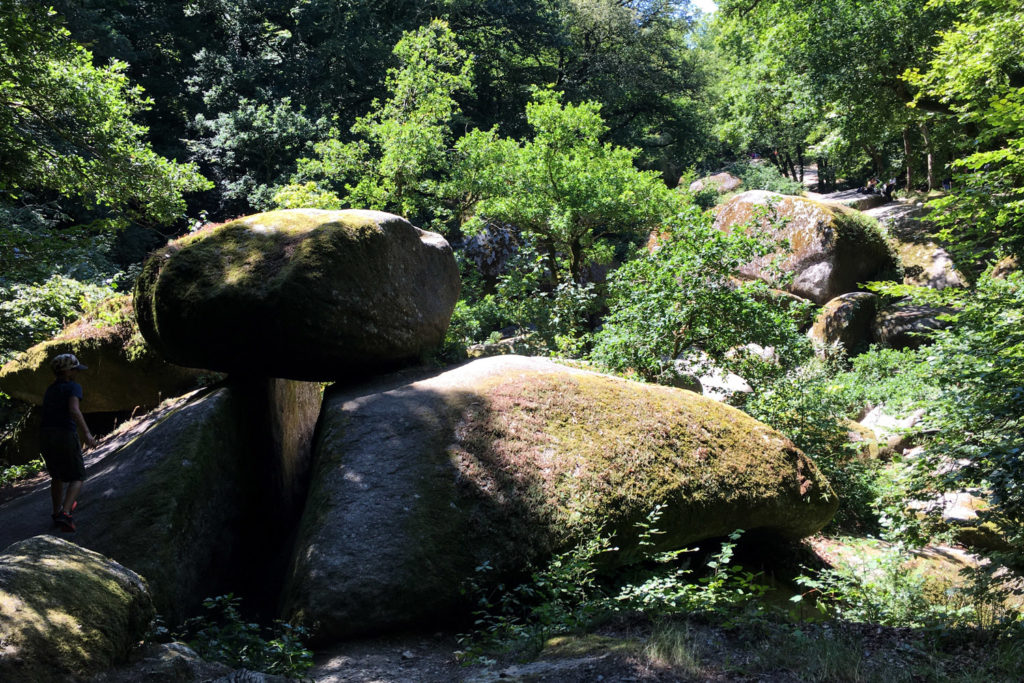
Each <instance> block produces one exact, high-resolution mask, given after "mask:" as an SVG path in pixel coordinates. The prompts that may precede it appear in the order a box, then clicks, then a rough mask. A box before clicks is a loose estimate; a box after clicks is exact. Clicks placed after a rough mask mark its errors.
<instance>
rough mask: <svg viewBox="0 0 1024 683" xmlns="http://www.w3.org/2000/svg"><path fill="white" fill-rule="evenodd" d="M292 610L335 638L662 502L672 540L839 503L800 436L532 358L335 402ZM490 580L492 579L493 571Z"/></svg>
mask: <svg viewBox="0 0 1024 683" xmlns="http://www.w3.org/2000/svg"><path fill="white" fill-rule="evenodd" d="M317 434H318V436H317V441H316V446H315V458H316V461H315V464H314V474H313V482H312V485H311V489H310V494H309V498H308V500H307V504H306V511H305V513H304V515H303V519H302V522H301V525H300V529H299V535H298V540H297V542H296V547H295V551H294V559H293V566H292V569H291V572H290V576H289V579H288V583H287V586H286V590H285V597H284V604H285V607H284V609H285V616H286V617H287V618H289V619H291V620H295V621H296V622H297V623H302V624H305V625H307V626H309V627H311V628H312V629H313V631H314V633H315V635H316V637H317V638H319V639H320V640H321V641H326V640H329V639H331V638H338V637H345V636H351V635H355V634H360V633H368V632H373V631H384V630H388V629H394V628H401V627H403V626H407V625H409V624H413V623H417V622H424V621H427V622H430V621H434V622H436V621H437V620H438V619H442V618H444V617H445V616H448V615H451V614H453V613H457V612H458V610H459V609H460V608H464V607H465V602H464V601H465V598H464V597H463V596H462V595H460V587H462V586H463V585H464V583H465V581H467V580H470V579H473V578H474V577H477V578H479V572H475V571H474V570H475V568H477V567H480V566H482V565H485V564H486V566H489V567H491V568H492V569H493V570H494V571H493V572H492V573H490V574H488V577H501V576H507V575H508V574H509V573H510V572H513V573H514V572H516V571H522V570H523V569H524V568H525V567H526V566H527V563H530V562H541V563H542V562H543V561H545V559H546V558H547V557H549V556H550V554H551V553H552V552H555V551H558V550H560V549H565V548H567V547H569V546H571V545H572V544H573V543H575V542H578V541H580V540H581V539H584V538H587V537H590V536H592V535H593V534H594V533H596V532H595V529H596V528H597V527H604V528H605V529H606V531H608V532H613V533H615V534H616V539H615V545H616V546H618V548H619V549H620V550H619V551H618V552H616V553H614V554H612V555H611V556H609V557H608V558H606V562H607V563H609V564H622V563H628V562H632V561H635V560H636V559H638V557H639V555H640V553H639V552H638V550H637V545H636V537H635V533H634V532H635V529H634V523H635V522H637V521H639V520H642V519H644V518H645V517H646V515H647V514H648V513H649V512H650V511H651V510H652V509H653V508H654V507H655V506H656V505H659V504H664V505H665V506H666V507H665V509H664V511H663V516H662V519H661V521H660V523H659V526H660V529H661V530H663V531H664V532H665V533H664V534H662V535H659V536H657V541H658V544H657V547H658V548H659V549H669V548H682V547H686V546H688V545H689V544H692V543H694V542H696V541H700V540H701V539H708V538H712V537H719V536H723V535H726V534H728V533H730V532H732V531H733V530H735V529H765V530H770V531H772V532H775V533H777V534H779V535H781V536H784V537H788V538H798V537H802V536H804V535H807V534H811V533H814V532H815V531H817V530H818V529H820V528H821V527H822V526H824V525H825V524H826V523H827V522H828V521H829V519H831V517H832V515H833V513H834V512H835V510H836V506H837V499H836V496H835V494H834V493H833V492H832V489H831V488H830V487H829V484H828V483H827V482H826V481H825V479H824V478H823V477H822V475H821V474H820V473H819V472H818V470H817V468H816V467H815V466H814V464H813V463H812V462H811V461H810V460H809V459H808V458H806V457H805V456H804V455H803V454H802V453H801V452H800V451H799V450H797V448H796V447H795V446H794V445H793V444H792V442H790V441H789V440H788V439H786V438H785V437H783V436H782V435H781V434H779V433H778V432H775V431H774V430H772V429H771V428H769V427H767V426H765V425H764V424H761V423H760V422H757V421H756V420H754V419H753V418H751V417H749V416H747V415H746V414H744V413H742V412H740V411H739V410H736V409H735V408H732V407H729V406H726V405H722V404H720V403H717V402H715V401H712V400H710V399H707V398H704V397H702V396H699V395H697V394H694V393H692V392H689V391H685V390H681V389H673V388H669V387H662V386H656V385H648V384H640V383H636V382H630V381H626V380H623V379H619V378H614V377H609V376H605V375H599V374H596V373H592V372H586V371H582V370H576V369H570V368H567V367H564V366H560V365H558V364H556V363H554V362H552V361H549V360H544V359H539V358H524V357H521V356H499V357H493V358H485V359H481V360H477V361H473V362H471V363H468V364H466V365H462V366H460V367H457V368H455V369H452V370H449V371H446V372H443V373H441V374H438V375H436V376H433V377H430V378H427V379H422V380H420V381H414V382H405V383H401V382H399V383H398V384H397V386H396V384H395V381H394V380H392V381H391V383H390V384H385V385H384V386H383V387H378V388H363V389H348V390H346V391H345V392H339V393H335V394H333V395H330V396H328V398H327V399H326V400H325V404H324V411H323V412H322V413H321V419H320V423H319V425H318V430H317ZM485 578H486V577H485Z"/></svg>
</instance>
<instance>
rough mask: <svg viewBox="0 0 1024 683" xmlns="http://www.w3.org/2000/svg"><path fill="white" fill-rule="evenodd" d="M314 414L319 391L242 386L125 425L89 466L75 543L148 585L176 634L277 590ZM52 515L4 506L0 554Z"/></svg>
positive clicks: (254, 383)
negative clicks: (219, 608) (196, 617)
mask: <svg viewBox="0 0 1024 683" xmlns="http://www.w3.org/2000/svg"><path fill="white" fill-rule="evenodd" d="M319 405H320V387H319V385H317V384H309V383H299V382H291V381H287V380H249V381H246V382H244V383H233V384H232V385H230V386H226V387H220V388H216V389H211V390H206V391H203V392H197V393H193V394H190V395H187V396H185V397H182V398H179V399H178V400H176V401H173V402H169V403H168V404H165V405H163V406H161V407H160V408H158V409H157V410H155V411H153V412H152V413H150V414H149V415H147V416H146V417H145V418H144V419H143V420H141V421H138V422H136V423H133V424H129V425H126V426H125V427H123V428H122V429H121V430H120V431H119V432H116V433H115V434H113V435H111V436H110V437H107V439H105V440H104V443H103V445H102V446H101V448H99V449H97V451H95V452H94V453H92V454H91V455H90V456H89V457H88V459H87V463H86V464H87V467H86V482H85V486H84V488H83V492H82V495H81V496H80V502H81V504H80V505H79V508H78V510H77V511H76V513H75V523H76V525H77V527H78V531H77V533H76V534H75V541H76V542H77V543H79V544H80V545H82V546H85V547H88V548H90V549H93V550H96V551H98V552H101V553H103V554H104V555H107V556H109V557H112V558H114V559H116V560H117V561H118V562H121V563H122V564H124V565H126V566H128V567H131V568H132V569H133V570H135V571H137V572H139V573H140V574H142V575H143V576H145V577H146V579H147V580H148V581H149V584H150V588H151V590H152V592H153V599H154V601H155V603H156V605H157V607H158V608H159V610H160V612H161V614H163V615H164V617H165V618H166V619H167V620H168V622H169V623H172V624H173V623H177V622H179V621H180V620H181V619H182V618H184V617H185V616H186V615H187V614H188V613H189V612H190V610H192V609H195V608H196V607H197V606H198V605H199V603H200V602H201V601H202V600H203V599H204V598H206V597H209V596H212V595H219V594H221V593H224V592H228V591H236V592H240V593H241V592H245V589H246V588H252V587H253V586H251V585H249V584H248V583H246V582H249V581H251V582H253V583H254V584H256V585H259V583H260V582H269V581H270V580H271V579H273V580H279V576H278V574H279V573H280V572H282V571H283V562H284V561H283V559H282V560H280V561H279V562H278V561H277V560H276V559H275V558H280V557H282V556H283V555H285V553H284V551H283V546H284V544H285V540H286V537H287V536H288V535H289V534H290V533H291V530H292V526H293V524H294V522H295V520H296V519H297V517H298V514H297V511H298V507H299V505H300V504H301V502H302V500H303V497H304V491H305V485H306V482H307V479H306V475H307V470H308V464H309V457H310V449H309V444H310V441H311V438H312V432H313V428H314V426H315V422H316V417H317V415H318V413H319ZM49 510H50V502H49V493H48V491H47V490H45V489H39V490H36V491H34V492H32V493H30V494H27V495H24V496H22V497H20V498H16V499H14V500H12V501H9V502H7V503H5V504H4V505H2V506H0V519H3V520H4V524H3V525H0V544H6V543H10V542H13V541H15V540H18V539H21V538H26V537H29V536H33V535H35V534H38V533H43V532H45V531H48V530H51V529H52V526H51V525H52V522H51V520H50V517H49ZM253 520H259V522H258V523H254V522H253ZM254 557H259V561H258V562H254V561H253V558H254ZM275 562H276V564H275Z"/></svg>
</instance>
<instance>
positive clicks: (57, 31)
mask: <svg viewBox="0 0 1024 683" xmlns="http://www.w3.org/2000/svg"><path fill="white" fill-rule="evenodd" d="M0 64H2V65H3V66H2V67H0V100H2V101H3V102H4V103H5V106H4V107H3V108H2V110H0V198H2V199H3V200H4V203H9V202H11V201H13V200H15V199H16V198H18V197H21V196H24V195H26V194H27V193H34V192H39V191H52V192H56V193H59V194H62V195H66V196H70V197H75V198H79V199H81V200H83V201H85V202H87V203H89V204H90V205H92V206H96V207H103V208H108V209H113V210H116V211H117V212H118V214H119V217H120V218H121V219H122V220H123V219H124V218H125V217H127V218H130V219H133V220H140V221H149V222H153V223H158V224H166V223H170V222H172V221H174V220H176V219H178V218H180V217H181V216H182V215H183V214H184V212H185V202H184V199H183V194H184V193H186V192H190V191H194V190H199V189H205V188H206V187H208V183H207V182H206V181H205V180H204V179H203V178H202V177H201V176H200V175H199V174H198V172H197V171H196V169H195V167H193V166H191V165H187V164H178V163H175V162H172V161H169V160H167V159H164V158H163V157H161V156H159V155H158V154H156V153H155V152H154V151H153V150H152V149H151V148H150V147H149V145H148V144H146V143H145V142H144V136H145V134H146V129H145V128H144V127H143V126H141V125H139V124H138V123H136V122H135V121H134V117H135V116H136V115H137V114H138V113H139V112H140V111H142V110H143V109H145V108H146V107H147V106H149V105H150V102H149V101H148V100H146V99H145V98H144V97H143V95H142V92H141V90H140V89H139V88H138V87H134V86H132V85H130V84H129V82H128V78H127V77H126V76H125V70H126V65H125V64H124V63H120V62H112V63H110V64H109V65H107V66H104V67H96V66H94V65H93V63H92V55H91V54H90V53H89V52H88V51H87V50H86V49H85V48H83V47H81V46H80V45H77V44H76V43H74V42H73V41H72V40H71V37H70V34H69V33H68V31H67V30H66V29H64V28H63V27H62V26H61V23H60V20H59V19H58V18H57V16H56V15H55V14H54V13H53V12H52V11H50V10H48V9H47V8H46V6H45V5H32V4H29V3H9V4H6V5H5V6H4V9H2V10H0Z"/></svg>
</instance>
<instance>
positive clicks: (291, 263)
mask: <svg viewBox="0 0 1024 683" xmlns="http://www.w3.org/2000/svg"><path fill="white" fill-rule="evenodd" d="M458 294H459V274H458V268H457V266H456V264H455V258H454V256H453V254H452V250H451V247H450V246H449V245H448V243H447V242H446V241H445V240H444V238H443V237H441V236H440V235H438V234H436V233H432V232H424V231H422V230H419V229H418V228H415V227H413V226H412V225H410V224H409V223H408V222H407V221H406V220H405V219H402V218H399V217H398V216H393V215H391V214H386V213H381V212H379V211H321V210H316V209H291V210H287V211H272V212H270V213H263V214H257V215H255V216H247V217H245V218H240V219H238V220H235V221H231V222H230V223H226V224H223V225H217V226H208V227H207V228H204V229H203V230H200V231H199V232H196V233H194V234H191V235H187V236H185V237H182V238H181V239H178V240H176V241H174V242H172V243H171V244H169V245H168V246H167V247H165V248H164V249H162V250H160V251H158V252H156V253H155V254H154V255H153V256H152V257H151V258H150V259H149V260H148V261H147V262H146V265H145V266H144V268H143V271H142V275H141V276H140V277H139V280H138V284H137V286H136V289H135V306H136V310H137V311H138V318H139V327H140V328H141V329H142V334H143V336H144V337H145V338H146V340H147V341H149V342H150V344H152V345H153V346H154V347H155V348H156V349H157V350H159V351H160V353H162V354H164V356H165V357H166V358H167V359H168V360H170V361H172V362H175V363H179V364H181V365H186V366H189V367H199V368H210V369H214V370H223V371H226V372H239V373H247V374H253V373H256V374H260V375H264V376H269V377H286V378H290V379H303V380H324V381H326V380H339V379H345V378H347V377H350V376H351V375H353V374H362V373H365V372H366V371H368V370H372V369H375V368H376V369H379V368H381V367H388V366H393V365H396V364H398V363H400V362H404V361H407V360H409V359H415V358H417V357H419V356H420V355H421V354H423V353H424V352H426V351H428V350H429V349H432V348H433V347H435V346H437V345H438V344H439V343H440V342H441V341H442V339H443V338H444V334H445V330H446V329H447V327H448V321H449V319H450V317H451V314H452V311H453V310H454V308H455V301H456V299H457V298H458Z"/></svg>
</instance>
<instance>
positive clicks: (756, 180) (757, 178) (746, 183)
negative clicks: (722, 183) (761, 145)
mask: <svg viewBox="0 0 1024 683" xmlns="http://www.w3.org/2000/svg"><path fill="white" fill-rule="evenodd" d="M725 170H726V171H728V172H729V173H732V174H733V175H734V176H736V177H737V178H739V179H740V180H742V181H743V189H745V190H767V191H768V192H778V193H779V194H790V195H802V194H803V193H804V191H805V190H806V189H807V188H806V187H805V186H804V184H803V183H800V182H797V181H795V180H791V179H790V178H788V177H787V176H784V175H783V174H782V173H780V172H779V169H778V168H776V167H775V166H772V165H771V164H769V163H767V162H760V163H753V162H750V161H746V160H742V161H737V162H734V163H732V164H729V165H728V166H727V167H726V168H725Z"/></svg>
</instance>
